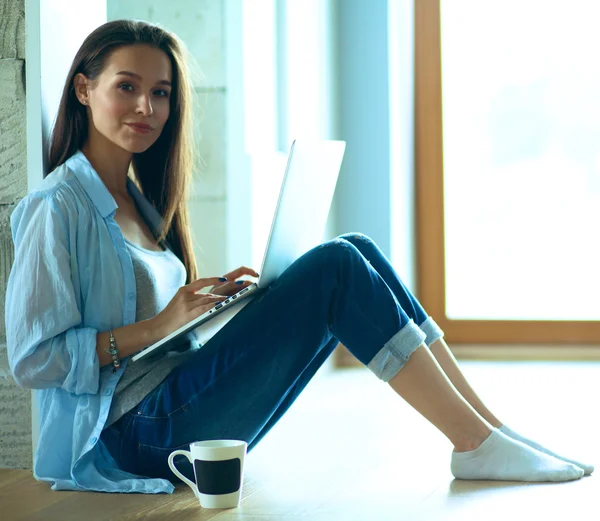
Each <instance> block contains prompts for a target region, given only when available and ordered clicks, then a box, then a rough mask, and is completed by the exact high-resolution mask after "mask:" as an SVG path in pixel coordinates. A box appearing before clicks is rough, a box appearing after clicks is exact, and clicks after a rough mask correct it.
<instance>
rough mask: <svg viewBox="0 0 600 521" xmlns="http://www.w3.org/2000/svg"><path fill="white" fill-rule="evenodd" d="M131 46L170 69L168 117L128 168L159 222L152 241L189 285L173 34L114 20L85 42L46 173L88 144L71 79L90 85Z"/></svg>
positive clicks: (183, 142) (186, 161) (192, 269)
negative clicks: (149, 49) (154, 52)
mask: <svg viewBox="0 0 600 521" xmlns="http://www.w3.org/2000/svg"><path fill="white" fill-rule="evenodd" d="M136 44H145V45H151V46H153V47H156V48H158V49H160V50H162V51H163V52H164V53H165V54H166V55H167V56H168V57H169V59H170V60H171V67H172V69H173V74H172V75H173V77H172V90H171V100H170V113H169V118H168V119H167V122H166V123H165V126H164V127H163V130H162V132H161V134H160V136H159V138H158V139H157V140H156V142H155V143H154V144H153V145H152V146H151V147H150V148H149V149H148V150H146V151H145V152H142V153H139V154H134V155H133V161H132V167H133V172H134V174H135V177H136V181H137V182H138V183H139V186H140V188H141V191H142V192H143V194H144V196H145V197H146V198H147V199H148V200H149V201H150V203H152V204H153V205H154V207H155V208H156V209H157V210H158V212H159V213H160V215H161V216H162V218H163V222H164V226H163V229H162V230H161V231H160V234H159V236H158V237H157V239H158V241H162V240H166V241H167V242H168V243H169V246H170V247H171V249H172V250H173V253H175V255H177V257H179V259H181V261H182V262H183V264H184V265H185V268H186V271H187V283H189V282H191V281H193V280H196V279H197V278H198V272H197V268H196V259H195V255H194V250H193V247H192V238H191V232H190V226H189V214H188V208H187V196H188V192H189V187H190V183H191V180H192V173H193V168H194V152H193V138H192V91H191V82H190V79H189V74H188V62H187V58H186V52H185V47H184V46H183V44H182V43H181V42H180V41H179V39H178V38H177V37H176V36H175V35H174V34H172V33H170V32H169V31H166V30H165V29H163V28H161V27H159V26H157V25H154V24H150V23H147V22H143V21H137V20H115V21H112V22H108V23H106V24H104V25H101V26H100V27H98V28H97V29H96V30H94V32H92V33H91V34H90V35H89V36H88V37H87V38H86V39H85V41H84V42H83V44H82V45H81V47H80V49H79V51H78V52H77V54H76V56H75V59H74V60H73V64H72V65H71V69H70V71H69V74H68V76H67V81H66V82H65V87H64V90H63V93H62V98H61V100H60V106H59V109H58V114H57V117H56V123H55V125H54V128H53V130H52V136H51V138H50V152H49V157H48V172H52V170H54V169H55V168H56V167H57V166H59V165H61V164H63V163H64V162H65V161H66V160H67V159H69V158H70V157H71V156H72V155H73V154H74V153H75V152H77V150H79V149H80V148H81V147H82V146H83V144H84V143H85V141H86V139H87V135H88V117H87V112H86V108H85V107H84V106H83V105H82V104H81V103H80V102H79V100H78V99H77V96H76V95H75V88H74V84H73V80H74V78H75V76H76V75H77V74H78V73H82V74H84V75H85V76H86V77H87V78H88V79H90V80H92V81H93V80H95V79H96V78H97V77H98V76H99V75H100V73H101V72H102V71H103V69H104V67H105V65H106V61H107V59H108V58H109V56H110V54H111V53H112V52H114V51H115V50H116V49H118V48H119V47H123V46H126V45H136Z"/></svg>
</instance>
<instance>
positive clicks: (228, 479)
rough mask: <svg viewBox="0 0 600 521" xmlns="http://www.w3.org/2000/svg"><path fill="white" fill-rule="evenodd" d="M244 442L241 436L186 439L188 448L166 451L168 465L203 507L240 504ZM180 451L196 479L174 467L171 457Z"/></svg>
mask: <svg viewBox="0 0 600 521" xmlns="http://www.w3.org/2000/svg"><path fill="white" fill-rule="evenodd" d="M247 448H248V444H247V443H246V442H245V441H241V440H207V441H195V442H194V443H190V450H189V452H188V451H187V450H176V451H173V452H171V454H169V460H168V461H169V467H170V468H171V470H172V471H173V473H174V474H175V475H176V476H177V477H179V478H180V479H181V480H182V481H183V482H184V483H186V484H187V485H188V486H189V487H190V488H191V489H192V490H193V491H194V494H196V497H197V498H198V500H199V501H200V506H202V507H203V508H235V507H237V506H238V505H239V504H240V498H241V496H242V484H243V481H244V458H245V456H246V450H247ZM178 454H181V455H182V456H185V457H186V458H187V459H188V460H189V462H190V463H191V464H192V467H194V476H195V477H196V483H194V482H193V481H190V480H189V479H187V478H186V477H185V476H184V475H183V474H181V472H179V471H178V470H177V468H176V467H175V464H174V463H173V458H175V456H177V455H178Z"/></svg>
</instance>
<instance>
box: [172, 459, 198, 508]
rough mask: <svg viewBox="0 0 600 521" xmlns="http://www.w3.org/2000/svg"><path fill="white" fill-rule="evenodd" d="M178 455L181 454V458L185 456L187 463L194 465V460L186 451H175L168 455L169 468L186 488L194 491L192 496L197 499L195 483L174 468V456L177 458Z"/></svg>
mask: <svg viewBox="0 0 600 521" xmlns="http://www.w3.org/2000/svg"><path fill="white" fill-rule="evenodd" d="M179 454H181V455H182V456H185V457H186V458H187V459H188V461H189V462H190V463H191V464H192V465H194V460H193V459H192V454H191V453H190V452H188V451H187V450H175V451H173V452H171V454H169V459H168V460H167V461H168V463H169V467H170V468H171V470H172V471H173V474H175V475H176V476H177V477H178V478H179V479H181V480H182V481H183V482H184V483H185V484H186V485H187V486H188V487H190V488H191V489H192V490H193V491H194V494H195V495H196V497H198V488H197V487H196V483H194V482H193V481H190V480H189V479H188V478H186V477H185V476H184V475H183V474H182V473H181V472H179V471H178V470H177V467H176V466H175V463H173V459H174V458H175V456H178V455H179Z"/></svg>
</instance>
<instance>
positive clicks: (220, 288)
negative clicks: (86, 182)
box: [210, 266, 258, 297]
mask: <svg viewBox="0 0 600 521" xmlns="http://www.w3.org/2000/svg"><path fill="white" fill-rule="evenodd" d="M243 275H250V276H251V277H258V273H257V272H256V271H254V270H253V269H251V268H247V267H246V266H241V267H240V268H238V269H236V270H233V271H231V272H229V273H225V275H223V277H225V278H226V279H227V282H223V284H217V285H215V286H213V288H212V289H211V290H210V292H211V293H212V294H214V295H223V296H225V297H230V296H231V295H235V294H236V293H237V292H238V291H240V290H241V289H243V288H245V287H246V286H249V285H250V284H252V281H251V280H237V279H239V278H240V277H242V276H243Z"/></svg>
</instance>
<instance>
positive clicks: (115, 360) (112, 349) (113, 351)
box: [104, 329, 121, 373]
mask: <svg viewBox="0 0 600 521" xmlns="http://www.w3.org/2000/svg"><path fill="white" fill-rule="evenodd" d="M108 334H109V340H110V346H109V347H106V348H104V351H105V352H106V353H108V354H109V355H110V356H112V364H113V371H112V372H113V373H116V372H117V369H118V368H119V367H121V360H119V350H118V349H117V341H116V340H115V337H114V335H113V332H112V329H111V330H110V332H109V333H108Z"/></svg>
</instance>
